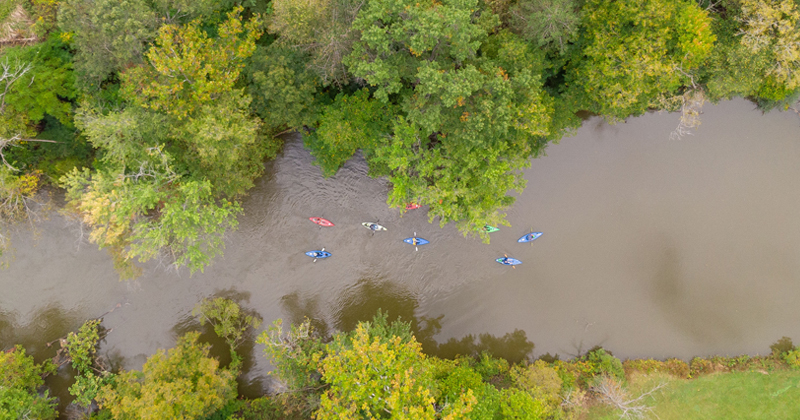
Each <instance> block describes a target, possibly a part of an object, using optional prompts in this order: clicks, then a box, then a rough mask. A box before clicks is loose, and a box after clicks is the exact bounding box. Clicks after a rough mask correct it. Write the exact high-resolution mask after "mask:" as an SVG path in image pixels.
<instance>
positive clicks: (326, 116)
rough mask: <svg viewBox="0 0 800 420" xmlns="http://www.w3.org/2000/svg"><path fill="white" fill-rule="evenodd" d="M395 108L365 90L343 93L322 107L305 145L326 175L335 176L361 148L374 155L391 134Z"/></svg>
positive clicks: (315, 162) (367, 153)
mask: <svg viewBox="0 0 800 420" xmlns="http://www.w3.org/2000/svg"><path fill="white" fill-rule="evenodd" d="M393 116H394V107H393V106H392V105H391V104H385V103H383V102H380V101H378V100H375V99H372V98H370V95H369V91H368V90H367V89H362V90H360V91H358V92H356V93H354V94H353V95H345V94H343V93H340V94H338V95H336V99H335V100H334V101H333V104H331V105H329V106H327V107H325V108H323V111H322V115H320V117H319V125H318V127H317V129H316V130H315V131H314V132H313V133H310V134H309V135H307V136H305V139H304V140H305V145H306V147H308V148H309V149H310V150H311V155H312V156H314V158H315V160H314V164H316V165H319V167H320V169H322V174H323V175H324V176H326V177H327V176H333V175H334V174H336V172H337V171H338V170H339V168H341V167H342V165H344V163H345V162H346V161H347V160H348V159H350V158H351V157H352V156H353V154H354V153H355V152H356V150H358V149H362V150H364V153H365V154H366V155H367V156H368V157H371V153H372V152H373V151H374V150H375V148H376V146H377V145H378V144H379V143H380V139H381V138H382V137H386V136H387V135H388V133H389V127H390V125H391V121H392V118H393Z"/></svg>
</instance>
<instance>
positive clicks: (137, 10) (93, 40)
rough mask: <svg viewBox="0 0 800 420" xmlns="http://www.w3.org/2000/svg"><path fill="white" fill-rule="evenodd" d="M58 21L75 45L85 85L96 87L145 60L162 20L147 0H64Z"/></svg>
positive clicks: (76, 66) (76, 58) (88, 88)
mask: <svg viewBox="0 0 800 420" xmlns="http://www.w3.org/2000/svg"><path fill="white" fill-rule="evenodd" d="M58 24H59V28H60V29H61V31H63V32H65V33H67V35H66V37H67V38H69V39H71V41H72V43H73V45H74V46H75V50H76V53H75V72H76V76H77V78H78V81H79V82H80V84H81V86H82V88H83V89H84V90H96V89H99V88H100V86H101V83H103V81H105V80H106V79H107V78H109V76H110V75H111V74H113V73H116V72H118V71H120V70H122V69H125V68H128V67H130V66H132V65H137V64H140V63H142V61H143V59H142V55H143V54H144V51H145V50H146V48H147V44H148V43H149V42H150V41H152V40H153V38H154V37H155V35H156V29H157V28H158V25H159V19H158V16H157V15H156V13H154V12H153V10H151V9H150V7H149V6H148V3H147V1H145V0H124V1H115V0H64V1H63V2H62V3H61V5H60V7H59V12H58Z"/></svg>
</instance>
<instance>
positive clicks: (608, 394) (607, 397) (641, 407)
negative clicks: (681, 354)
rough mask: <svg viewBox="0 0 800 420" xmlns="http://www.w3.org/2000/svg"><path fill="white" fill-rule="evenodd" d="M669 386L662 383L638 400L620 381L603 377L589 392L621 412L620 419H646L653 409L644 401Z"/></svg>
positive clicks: (640, 396)
mask: <svg viewBox="0 0 800 420" xmlns="http://www.w3.org/2000/svg"><path fill="white" fill-rule="evenodd" d="M665 386H667V383H666V382H661V383H659V384H658V385H656V386H655V387H653V388H651V389H650V390H649V391H647V392H644V393H643V394H641V395H639V396H638V397H636V398H631V396H630V394H629V392H628V391H627V390H626V389H624V388H623V387H622V385H621V384H620V382H619V381H617V380H616V379H614V378H611V377H609V376H605V375H603V376H601V377H599V378H598V379H597V381H596V383H595V385H594V386H592V387H590V388H589V390H590V391H592V392H594V393H595V394H597V396H598V397H599V399H600V401H602V402H603V403H605V404H608V405H610V406H612V407H614V408H617V409H619V410H620V411H621V413H620V416H619V418H620V419H644V418H645V417H646V416H647V414H648V413H650V412H651V411H652V410H653V409H652V407H650V406H648V405H646V404H645V403H644V399H645V398H647V397H651V396H652V395H653V394H654V393H655V392H656V391H658V390H660V389H662V388H664V387H665Z"/></svg>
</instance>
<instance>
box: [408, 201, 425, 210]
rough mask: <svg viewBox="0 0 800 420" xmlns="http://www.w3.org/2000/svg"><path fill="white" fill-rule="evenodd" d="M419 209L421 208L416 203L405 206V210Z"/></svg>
mask: <svg viewBox="0 0 800 420" xmlns="http://www.w3.org/2000/svg"><path fill="white" fill-rule="evenodd" d="M420 207H422V206H421V205H419V204H417V203H408V204H406V210H414V209H418V208H420Z"/></svg>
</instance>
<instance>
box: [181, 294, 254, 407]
mask: <svg viewBox="0 0 800 420" xmlns="http://www.w3.org/2000/svg"><path fill="white" fill-rule="evenodd" d="M216 298H226V299H230V300H232V301H234V302H236V303H238V304H239V307H240V308H241V310H242V312H243V313H244V315H245V316H247V315H250V316H253V317H255V318H258V319H261V316H259V315H258V313H257V312H256V311H255V310H254V309H251V308H248V307H247V306H246V305H245V303H246V302H249V301H250V292H240V291H236V290H233V289H227V290H219V291H217V292H215V293H214V294H213V295H211V296H209V297H208V299H210V300H213V299H216ZM199 303H200V302H198V304H199ZM257 330H258V331H260V328H259V329H257ZM172 331H173V332H174V333H175V337H176V338H177V337H181V336H183V335H185V334H186V333H189V332H192V331H197V332H199V333H200V340H199V341H200V342H201V343H207V344H209V345H210V346H211V348H210V351H209V353H210V355H211V356H212V357H214V358H216V359H217V360H219V363H220V366H221V367H227V366H228V365H229V364H230V363H231V360H232V359H231V353H230V348H229V347H228V344H227V343H226V342H225V340H224V339H223V338H222V337H219V336H218V335H217V334H216V333H215V332H214V326H213V325H211V324H210V323H206V324H205V325H200V321H199V320H198V318H197V317H196V316H193V315H192V314H188V315H187V316H186V317H184V318H183V319H181V320H180V322H178V323H177V324H175V326H174V327H172ZM258 331H254V330H253V329H252V328H250V329H248V330H247V332H246V333H245V337H244V340H242V342H241V344H239V347H237V348H236V351H237V353H238V354H239V356H241V357H242V373H241V374H240V375H239V376H238V377H237V378H236V382H237V384H238V387H239V394H240V395H244V396H245V397H249V398H255V397H259V396H261V395H263V394H264V392H263V390H264V384H263V378H250V377H249V375H248V372H250V370H251V369H252V368H253V366H255V364H256V360H255V352H254V350H255V339H256V335H257V333H258Z"/></svg>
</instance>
